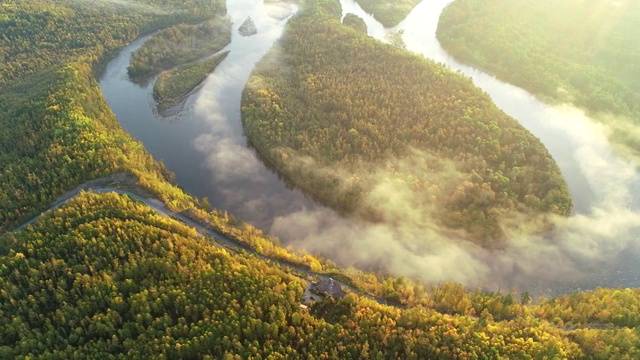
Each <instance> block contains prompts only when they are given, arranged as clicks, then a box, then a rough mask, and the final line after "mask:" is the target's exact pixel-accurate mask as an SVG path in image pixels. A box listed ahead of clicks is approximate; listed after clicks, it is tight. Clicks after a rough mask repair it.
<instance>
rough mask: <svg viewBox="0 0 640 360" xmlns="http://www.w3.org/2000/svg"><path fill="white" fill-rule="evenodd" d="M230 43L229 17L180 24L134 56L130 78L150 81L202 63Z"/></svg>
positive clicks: (167, 29) (148, 43)
mask: <svg viewBox="0 0 640 360" xmlns="http://www.w3.org/2000/svg"><path fill="white" fill-rule="evenodd" d="M230 41H231V23H230V22H229V19H228V18H227V17H221V16H219V17H215V18H213V19H211V20H207V21H205V22H203V23H200V24H197V25H188V24H180V25H175V26H171V27H169V28H166V29H163V30H161V31H160V32H159V33H158V34H157V35H155V36H154V37H152V38H151V39H149V40H148V41H147V42H145V43H144V45H142V47H140V49H138V50H137V51H136V52H135V53H134V54H133V56H131V64H130V65H129V69H128V71H129V77H130V78H131V79H132V80H133V81H136V82H141V81H144V80H147V79H148V78H150V77H152V76H154V75H156V74H158V73H159V72H161V71H163V70H167V69H170V68H172V67H175V66H178V65H182V64H186V63H189V62H192V61H196V60H200V59H202V58H204V57H206V56H209V55H211V54H214V53H216V52H218V51H220V50H222V48H224V47H225V46H226V45H227V44H229V42H230Z"/></svg>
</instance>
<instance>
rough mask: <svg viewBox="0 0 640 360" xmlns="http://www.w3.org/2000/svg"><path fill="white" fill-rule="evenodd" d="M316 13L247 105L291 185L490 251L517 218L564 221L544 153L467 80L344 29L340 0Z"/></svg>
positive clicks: (250, 126)
mask: <svg viewBox="0 0 640 360" xmlns="http://www.w3.org/2000/svg"><path fill="white" fill-rule="evenodd" d="M318 3H319V4H322V5H323V6H316V7H315V8H310V9H308V10H305V11H303V12H302V13H301V14H300V15H298V16H297V17H296V18H294V19H292V20H291V21H290V23H289V24H288V27H287V29H286V31H285V33H284V35H283V36H282V38H281V40H280V42H279V47H278V48H276V49H274V50H273V51H271V52H270V53H269V54H268V55H267V56H266V57H265V58H264V59H263V60H262V61H261V62H260V63H259V64H258V66H257V68H256V70H255V71H254V75H253V76H252V78H251V79H250V80H249V82H248V84H247V87H246V88H245V93H244V95H243V107H242V114H243V122H244V125H245V131H246V134H247V136H248V138H249V140H250V141H251V143H252V144H253V145H254V146H255V147H256V149H257V150H258V151H259V152H260V153H261V154H262V155H263V156H264V157H265V158H266V159H267V160H268V161H269V163H271V164H272V165H273V166H274V167H275V168H276V169H277V170H278V171H279V172H280V173H282V174H283V175H284V176H285V177H286V178H287V179H288V180H290V181H291V182H292V183H293V184H295V185H296V186H298V187H300V188H302V189H304V190H305V191H306V192H308V193H310V194H312V195H313V196H314V197H315V198H317V199H318V200H320V201H321V202H323V203H326V204H328V205H330V206H332V207H333V208H335V209H337V210H338V211H340V212H341V213H343V214H347V215H355V216H357V217H360V218H364V219H367V220H370V221H381V222H386V223H392V224H402V223H403V221H404V220H405V219H404V218H405V217H406V216H408V213H407V212H400V211H398V209H397V208H391V209H390V208H389V207H388V204H389V202H390V201H397V198H396V199H395V200H394V199H392V197H394V196H396V195H397V196H400V197H403V199H404V198H406V199H405V201H406V203H404V204H403V206H408V207H409V208H410V209H411V210H410V211H411V213H412V214H413V215H411V217H413V216H417V217H419V218H421V219H425V220H426V219H434V221H435V222H436V223H437V224H438V225H441V226H442V225H443V226H445V227H448V228H450V229H462V230H464V232H465V235H463V236H466V237H467V238H469V239H472V240H473V241H476V242H477V243H480V244H482V245H483V246H487V247H496V246H500V245H501V241H502V240H503V229H504V226H506V221H507V220H506V219H509V217H510V216H512V215H513V214H514V213H518V212H520V213H523V214H526V216H527V217H530V218H535V217H536V216H537V215H539V214H549V213H550V214H559V215H566V214H568V213H569V211H570V209H571V199H570V196H569V193H568V190H567V186H566V184H565V182H564V179H563V178H562V175H561V174H560V171H559V169H558V166H557V165H556V163H555V162H554V161H553V159H552V158H551V156H550V155H549V153H548V152H547V150H546V149H545V148H544V146H543V145H542V144H541V143H540V141H539V140H538V139H537V138H536V137H534V136H533V135H532V134H531V133H529V132H528V131H527V130H526V129H524V128H523V127H522V126H521V125H520V124H519V123H518V122H516V121H515V120H514V119H512V118H510V117H508V116H506V115H505V114H504V113H503V112H502V111H500V110H498V109H497V108H496V106H495V105H494V104H493V103H492V101H491V99H490V98H489V97H488V96H487V95H486V94H484V93H483V92H482V91H480V90H478V89H477V88H475V87H474V86H473V84H472V83H471V81H470V80H469V79H467V78H465V77H463V76H460V75H459V74H456V73H454V72H452V71H450V70H448V69H446V68H444V67H443V66H441V65H439V64H436V63H434V62H432V61H429V60H425V59H423V58H422V57H419V56H416V55H413V54H410V53H408V52H406V51H403V50H401V49H399V48H397V47H394V46H390V45H386V44H382V43H380V42H378V41H376V40H374V39H372V38H370V37H368V36H366V35H365V34H363V33H362V32H359V31H356V30H353V29H351V28H349V27H346V26H343V25H342V24H340V21H339V19H340V9H339V6H338V4H337V1H336V2H334V1H322V2H318ZM387 196H388V197H387ZM396 206H400V204H396ZM532 223H533V221H532Z"/></svg>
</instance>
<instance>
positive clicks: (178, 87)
mask: <svg viewBox="0 0 640 360" xmlns="http://www.w3.org/2000/svg"><path fill="white" fill-rule="evenodd" d="M228 54H229V52H224V53H221V54H218V55H216V56H214V57H212V58H211V59H207V60H203V61H201V62H197V63H194V64H186V65H182V66H179V67H177V68H175V69H172V70H170V71H163V72H162V73H160V75H159V76H158V79H157V80H156V82H155V84H154V85H153V98H154V99H155V100H156V103H157V106H158V109H159V110H160V111H162V110H167V109H169V108H171V107H173V106H175V105H177V104H178V103H179V102H180V101H182V99H184V97H185V96H186V95H187V94H189V92H190V91H192V90H193V89H194V88H195V87H197V86H198V85H199V84H200V83H202V81H203V80H204V79H205V78H206V77H207V75H209V73H211V72H212V71H213V70H215V68H216V67H217V66H218V64H220V62H221V61H222V60H224V59H225V58H226V57H227V55H228Z"/></svg>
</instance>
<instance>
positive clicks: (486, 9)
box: [437, 0, 640, 155]
mask: <svg viewBox="0 0 640 360" xmlns="http://www.w3.org/2000/svg"><path fill="white" fill-rule="evenodd" d="M638 23H640V2H638V1H628V0H623V1H610V0H593V1H585V0H562V1H555V0H541V1H526V0H515V1H511V0H486V1H478V0H456V1H454V2H452V3H451V4H450V5H449V6H448V7H447V8H446V9H445V10H444V11H443V13H442V16H441V18H440V22H439V23H438V31H437V37H438V39H439V40H440V42H441V44H442V46H443V47H444V48H445V49H446V50H447V51H449V52H450V53H451V54H452V55H453V56H455V57H457V58H459V59H461V60H462V61H465V62H469V63H471V64H474V65H476V66H479V67H481V68H484V69H486V70H488V71H489V72H491V73H493V74H495V75H496V76H497V77H498V78H500V79H503V80H505V81H508V82H511V83H513V84H515V85H517V86H520V87H522V88H524V89H527V90H528V91H530V92H532V93H534V94H536V95H539V96H541V97H543V98H545V99H549V100H551V101H561V102H571V103H574V104H575V105H577V106H579V107H581V108H583V109H586V110H587V111H589V112H590V113H591V114H594V115H595V118H596V119H599V120H602V121H603V122H605V123H606V124H608V125H609V126H611V128H612V130H613V133H612V135H611V136H612V138H613V139H614V140H616V141H618V142H620V143H622V144H624V145H626V146H627V147H628V148H629V149H631V150H632V151H633V152H634V153H635V155H640V132H639V131H638V130H637V129H638V126H639V125H640V83H639V82H638V79H640V66H638V64H640V32H639V31H638V30H637V25H638ZM608 114H613V115H614V116H610V115H608Z"/></svg>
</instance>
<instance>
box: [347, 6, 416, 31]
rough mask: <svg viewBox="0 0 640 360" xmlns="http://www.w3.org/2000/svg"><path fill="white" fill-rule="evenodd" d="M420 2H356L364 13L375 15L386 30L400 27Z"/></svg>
mask: <svg viewBox="0 0 640 360" xmlns="http://www.w3.org/2000/svg"><path fill="white" fill-rule="evenodd" d="M420 1H422V0H356V2H357V3H358V4H359V5H360V7H362V9H363V10H364V11H366V12H367V13H369V14H373V17H375V18H376V20H378V21H379V22H380V23H382V25H384V27H386V28H391V27H394V26H396V25H398V24H399V23H400V21H402V20H404V18H405V17H407V14H409V12H410V11H411V9H413V8H414V7H415V6H416V5H418V4H419V3H420Z"/></svg>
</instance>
